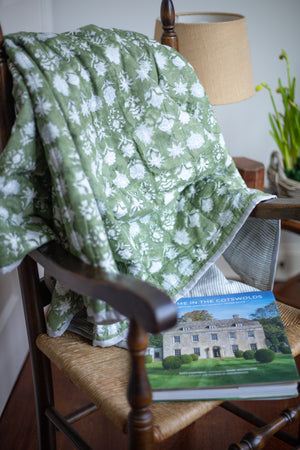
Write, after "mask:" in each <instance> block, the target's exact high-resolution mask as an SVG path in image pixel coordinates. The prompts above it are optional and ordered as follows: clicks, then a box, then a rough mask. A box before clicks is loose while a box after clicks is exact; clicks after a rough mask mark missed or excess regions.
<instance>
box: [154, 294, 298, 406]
mask: <svg viewBox="0 0 300 450" xmlns="http://www.w3.org/2000/svg"><path fill="white" fill-rule="evenodd" d="M176 304H177V308H178V320H177V324H176V326H175V327H173V328H172V329H170V330H166V331H165V332H163V333H162V334H161V335H155V336H150V339H149V343H150V345H149V347H148V348H147V355H150V356H146V369H147V374H148V378H149V381H150V385H151V387H152V392H153V401H183V400H217V399H219V400H240V399H278V398H289V397H296V396H297V395H298V389H297V388H298V382H299V374H298V370H297V366H296V363H295V360H294V358H293V355H292V353H291V349H290V346H289V343H288V340H287V336H286V333H285V331H284V327H283V323H282V320H281V317H280V314H279V311H278V309H277V305H276V300H275V297H274V295H273V293H272V292H270V291H264V292H262V291H255V292H247V293H241V294H228V295H217V296H209V297H194V298H181V299H180V300H178V301H177V303H176Z"/></svg>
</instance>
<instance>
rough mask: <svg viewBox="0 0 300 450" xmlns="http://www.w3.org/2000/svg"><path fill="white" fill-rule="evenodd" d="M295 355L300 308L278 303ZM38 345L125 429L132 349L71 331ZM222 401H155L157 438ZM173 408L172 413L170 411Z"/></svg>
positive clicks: (299, 334) (299, 335) (299, 340)
mask: <svg viewBox="0 0 300 450" xmlns="http://www.w3.org/2000/svg"><path fill="white" fill-rule="evenodd" d="M277 304H278V309H279V311H280V314H281V317H282V320H283V324H284V326H285V330H286V333H287V336H288V339H289V342H290V345H291V349H292V353H293V356H294V357H295V356H297V355H299V354H300V310H298V309H295V308H293V307H291V306H288V305H285V304H284V303H280V302H277ZM36 344H37V347H38V348H39V349H40V350H41V351H42V352H43V353H44V354H45V355H46V356H47V357H48V358H50V359H51V360H52V361H53V362H54V364H55V365H56V366H57V367H58V368H59V369H60V370H61V371H62V372H63V373H64V374H65V375H66V376H67V377H68V378H69V379H70V380H71V381H72V382H73V384H74V385H76V386H77V387H78V388H79V389H80V390H82V391H83V392H85V394H86V395H87V397H88V398H89V399H90V400H91V401H92V402H93V403H95V405H96V406H97V407H98V408H101V410H102V411H103V412H104V414H105V415H106V416H107V417H108V418H109V419H110V420H111V421H112V422H113V423H114V424H115V425H116V426H118V427H119V428H120V429H121V430H122V431H123V432H125V433H126V431H127V418H128V413H129V411H130V407H129V404H128V402H127V398H126V393H127V385H128V378H129V352H128V351H127V350H125V349H122V348H118V347H108V348H99V347H93V346H92V345H91V343H90V342H89V341H87V340H86V339H84V338H82V337H81V336H78V335H77V334H74V333H71V332H65V333H64V335H63V336H61V337H57V338H51V337H49V336H48V335H46V334H41V335H40V336H38V338H37V341H36ZM221 403H222V402H221V401H203V402H202V401H196V402H175V403H174V402H172V404H171V403H154V404H152V406H151V410H152V413H153V417H154V439H155V442H161V441H163V440H164V439H167V438H168V437H170V436H172V435H173V434H174V433H176V432H178V431H180V430H182V429H184V428H185V427H187V426H188V425H190V424H191V423H193V422H194V421H196V420H197V419H199V418H200V417H202V416H204V414H206V413H208V412H209V411H211V410H212V409H214V408H215V407H216V406H218V405H220V404H221ZM170 411H172V414H170Z"/></svg>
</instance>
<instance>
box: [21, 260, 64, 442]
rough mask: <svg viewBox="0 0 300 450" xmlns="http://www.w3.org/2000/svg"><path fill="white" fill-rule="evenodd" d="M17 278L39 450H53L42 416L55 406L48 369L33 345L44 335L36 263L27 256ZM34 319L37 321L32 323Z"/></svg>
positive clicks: (51, 428)
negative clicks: (38, 337) (24, 320)
mask: <svg viewBox="0 0 300 450" xmlns="http://www.w3.org/2000/svg"><path fill="white" fill-rule="evenodd" d="M18 274H19V280H20V286H21V292H22V299H23V308H24V313H25V319H26V326H27V335H28V340H29V349H30V356H31V365H32V371H33V384H34V393H35V405H36V415H37V425H38V440H39V449H40V450H55V448H56V436H55V434H56V433H55V427H54V425H53V424H52V423H51V422H50V421H49V420H48V419H47V417H46V416H45V411H46V410H47V408H49V407H51V406H53V404H54V399H53V384H52V374H51V365H50V361H49V360H48V358H47V357H46V356H45V355H44V354H43V353H42V352H41V351H40V350H39V349H38V348H37V346H36V344H35V341H36V338H37V336H38V335H39V334H41V333H45V331H46V326H45V319H44V313H43V308H42V306H41V299H40V285H39V276H38V270H37V265H36V263H35V262H34V261H33V260H32V259H31V258H30V257H28V256H27V257H26V258H25V259H24V260H23V262H22V264H21V265H20V267H19V269H18ZM34 317H38V319H37V320H35V319H33V318H34Z"/></svg>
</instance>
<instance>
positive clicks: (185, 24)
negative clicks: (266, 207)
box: [155, 12, 254, 105]
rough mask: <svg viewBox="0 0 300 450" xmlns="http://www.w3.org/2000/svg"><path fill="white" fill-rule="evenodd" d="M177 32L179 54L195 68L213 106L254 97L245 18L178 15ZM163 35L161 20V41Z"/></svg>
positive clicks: (158, 33) (158, 30)
mask: <svg viewBox="0 0 300 450" xmlns="http://www.w3.org/2000/svg"><path fill="white" fill-rule="evenodd" d="M175 32H176V34H177V36H178V43H179V52H180V53H181V54H182V55H183V56H184V57H185V58H186V59H187V60H188V61H189V62H190V63H191V65H192V66H193V67H194V69H195V71H196V73H197V75H198V77H199V79H200V81H201V83H202V84H203V86H204V88H205V90H206V93H207V95H208V97H209V99H210V102H211V104H212V105H224V104H228V103H235V102H239V101H242V100H245V99H247V98H249V97H251V96H252V95H254V80H253V74H252V67H251V58H250V49H249V42H248V32H247V24H246V19H245V17H244V16H241V15H239V14H228V13H209V12H208V13H182V14H176V15H175ZM161 34H162V26H161V21H160V19H157V21H156V26H155V39H156V40H157V41H160V37H161Z"/></svg>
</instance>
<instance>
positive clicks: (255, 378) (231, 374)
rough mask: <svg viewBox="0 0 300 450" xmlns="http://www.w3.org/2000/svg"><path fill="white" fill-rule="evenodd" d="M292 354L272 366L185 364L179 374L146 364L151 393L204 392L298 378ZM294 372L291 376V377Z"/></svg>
mask: <svg viewBox="0 0 300 450" xmlns="http://www.w3.org/2000/svg"><path fill="white" fill-rule="evenodd" d="M291 361H293V356H292V355H291V354H281V353H277V354H276V357H275V359H274V360H273V361H272V362H271V363H259V362H257V361H256V360H244V359H243V358H235V357H232V358H224V359H219V358H218V359H216V358H214V359H199V360H198V361H194V362H192V363H191V364H183V365H182V366H181V367H180V368H179V369H177V370H164V369H163V367H162V362H152V363H149V364H147V373H148V377H149V381H150V384H151V387H152V389H178V388H179V389H184V388H197V387H201V388H203V387H204V388H205V387H216V386H225V385H241V384H249V383H261V382H263V383H268V382H270V383H272V382H277V381H279V382H280V381H281V380H282V378H283V376H284V379H287V378H290V379H291V380H292V379H295V378H297V376H298V374H297V372H296V369H295V370H294V371H293V366H292V365H291ZM291 369H292V373H291Z"/></svg>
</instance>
